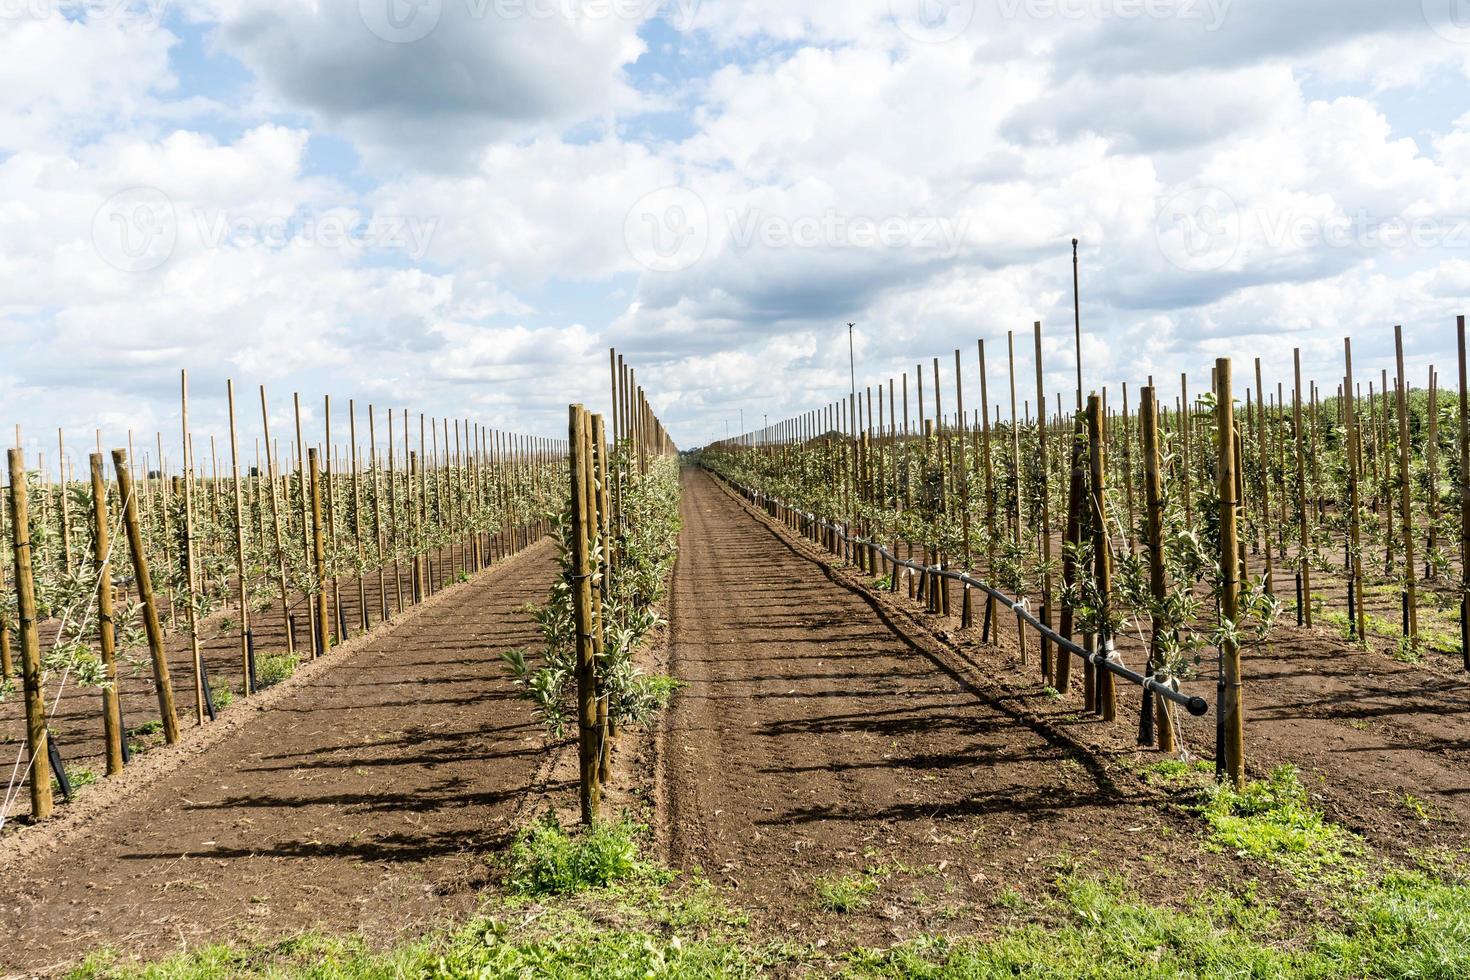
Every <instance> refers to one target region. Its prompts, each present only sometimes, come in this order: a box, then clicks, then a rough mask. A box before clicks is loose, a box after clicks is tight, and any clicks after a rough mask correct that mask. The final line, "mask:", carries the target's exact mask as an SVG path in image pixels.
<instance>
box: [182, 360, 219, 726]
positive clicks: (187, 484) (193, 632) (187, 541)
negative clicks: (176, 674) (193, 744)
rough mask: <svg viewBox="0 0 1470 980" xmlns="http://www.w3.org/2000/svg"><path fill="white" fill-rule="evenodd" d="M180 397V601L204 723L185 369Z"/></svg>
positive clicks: (197, 714) (206, 707)
mask: <svg viewBox="0 0 1470 980" xmlns="http://www.w3.org/2000/svg"><path fill="white" fill-rule="evenodd" d="M179 374H180V382H179V385H180V387H179V390H180V393H181V394H180V400H181V405H182V416H183V421H182V425H183V436H184V450H183V451H184V572H185V576H184V586H185V590H186V591H185V595H184V601H185V602H186V603H188V606H187V608H186V609H185V612H187V613H188V617H187V622H188V630H189V650H190V652H191V654H192V656H193V664H194V721H195V723H196V724H199V725H203V724H204V716H205V713H206V712H210V713H211V714H212V713H213V711H214V706H213V705H212V704H210V703H209V700H208V697H209V696H208V695H207V694H206V693H205V691H204V651H203V650H201V649H200V646H199V609H198V600H197V596H198V594H199V583H198V578H197V575H198V569H197V568H196V567H195V561H194V444H193V441H192V440H191V439H190V437H189V372H187V371H181V372H180V373H179Z"/></svg>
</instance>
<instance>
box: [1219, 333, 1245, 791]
mask: <svg viewBox="0 0 1470 980" xmlns="http://www.w3.org/2000/svg"><path fill="white" fill-rule="evenodd" d="M1230 368H1231V364H1230V358H1228V357H1222V358H1219V359H1217V360H1216V361H1215V416H1216V418H1215V433H1216V439H1217V447H1218V448H1217V452H1218V458H1219V462H1218V466H1217V472H1216V480H1217V484H1216V492H1217V493H1218V495H1219V500H1220V550H1219V555H1220V618H1221V619H1222V620H1224V621H1225V622H1226V623H1228V624H1229V629H1230V630H1231V631H1233V630H1234V628H1235V624H1236V623H1237V621H1238V620H1239V618H1240V563H1239V561H1238V560H1236V559H1237V555H1238V554H1239V545H1238V539H1237V536H1236V517H1237V513H1238V511H1239V501H1238V500H1237V499H1236V493H1235V488H1236V480H1235V468H1236V465H1237V461H1236V458H1235V401H1234V393H1233V385H1232V383H1231V370H1230ZM1221 658H1222V664H1223V670H1224V675H1223V676H1224V684H1225V691H1224V695H1225V696H1224V699H1223V702H1222V703H1221V704H1220V705H1219V707H1218V709H1217V710H1219V711H1220V712H1221V717H1222V719H1223V720H1224V722H1225V746H1224V748H1225V772H1226V774H1227V776H1228V777H1229V779H1230V781H1231V783H1232V784H1234V785H1235V787H1236V788H1239V787H1241V786H1243V785H1244V784H1245V709H1244V706H1243V705H1242V703H1241V690H1242V685H1241V676H1240V648H1239V646H1238V645H1237V644H1236V643H1235V642H1234V640H1233V639H1231V638H1230V637H1227V638H1226V640H1225V644H1224V647H1223V649H1222V650H1221Z"/></svg>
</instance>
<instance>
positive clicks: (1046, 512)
mask: <svg viewBox="0 0 1470 980" xmlns="http://www.w3.org/2000/svg"><path fill="white" fill-rule="evenodd" d="M1034 329H1035V331H1036V447H1037V450H1036V451H1037V456H1038V462H1039V465H1040V466H1041V501H1040V503H1041V568H1042V572H1041V621H1042V623H1043V624H1045V625H1046V627H1047V628H1048V629H1050V628H1051V605H1052V577H1051V555H1052V551H1051V514H1050V500H1049V499H1048V484H1049V483H1050V480H1049V479H1048V477H1049V476H1050V470H1049V469H1048V467H1047V462H1046V460H1047V455H1046V442H1047V438H1046V384H1045V381H1044V380H1043V372H1042V360H1041V321H1040V320H1037V321H1036V322H1035V325H1034ZM965 510H966V513H968V512H969V508H968V507H967V508H966V509H965ZM1017 628H1018V629H1019V626H1018V627H1017ZM1062 656H1064V657H1065V656H1067V654H1066V653H1065V652H1064V653H1063V654H1062ZM1055 677H1056V666H1055V665H1054V664H1053V663H1052V646H1051V640H1050V639H1048V638H1047V637H1046V636H1042V638H1041V679H1042V683H1044V684H1052V683H1053V682H1054V680H1055Z"/></svg>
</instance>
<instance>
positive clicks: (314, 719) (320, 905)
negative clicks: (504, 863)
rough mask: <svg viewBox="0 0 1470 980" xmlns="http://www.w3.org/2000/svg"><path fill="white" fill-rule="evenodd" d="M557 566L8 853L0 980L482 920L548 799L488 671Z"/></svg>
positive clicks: (370, 656)
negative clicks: (250, 942)
mask: <svg viewBox="0 0 1470 980" xmlns="http://www.w3.org/2000/svg"><path fill="white" fill-rule="evenodd" d="M553 558H554V553H553V549H552V546H551V544H550V543H549V542H542V543H540V544H538V545H535V546H533V547H532V548H531V549H529V550H528V551H526V552H523V553H522V554H521V555H520V556H518V557H516V558H513V559H511V560H509V561H507V562H506V563H504V564H501V565H499V566H497V567H496V568H494V569H492V570H490V571H488V572H485V573H483V574H481V575H480V576H478V577H476V578H474V579H473V580H472V581H471V582H469V583H467V584H463V585H458V586H455V587H452V588H449V589H446V590H445V591H443V592H441V593H440V594H439V595H437V596H435V597H433V598H431V599H429V600H428V601H427V602H425V603H424V604H423V605H421V606H419V607H417V608H415V609H414V610H411V611H409V612H408V613H405V614H404V615H403V616H401V617H399V618H398V619H396V620H395V621H394V622H392V623H389V624H387V625H385V626H383V627H381V628H380V630H379V631H378V632H375V633H374V634H373V635H371V636H368V637H364V638H362V639H361V640H358V641H356V642H355V643H353V644H352V645H351V646H349V647H345V648H344V649H343V651H342V652H340V653H338V654H333V655H331V656H328V657H326V658H322V659H320V660H318V661H316V662H315V663H312V664H309V665H307V666H306V667H305V668H303V669H302V671H300V672H299V673H298V675H297V676H296V677H294V678H292V679H291V680H289V681H287V682H285V683H283V684H281V685H279V686H278V687H277V688H274V689H272V690H270V691H267V692H265V693H263V694H260V695H257V696H256V697H254V698H252V699H251V700H250V701H249V702H247V703H245V704H243V705H237V706H236V707H235V708H233V709H232V710H231V711H230V712H227V713H226V714H225V715H224V716H222V720H221V721H220V722H217V723H215V724H214V725H211V726H207V727H206V728H205V729H203V730H202V731H196V732H194V733H192V735H191V737H188V738H186V739H185V740H184V741H183V742H182V743H181V744H180V745H178V746H175V747H173V748H161V749H157V750H155V751H153V752H150V753H148V754H147V756H145V757H144V758H143V760H142V761H143V763H144V764H143V765H142V766H140V767H138V769H137V771H134V768H133V767H130V768H129V771H128V772H127V773H126V774H125V775H124V776H122V777H120V779H119V780H117V781H115V782H111V783H109V784H108V785H106V786H98V787H93V788H91V789H90V790H88V791H87V793H86V794H84V795H83V796H82V797H79V799H78V802H77V803H75V804H72V805H71V806H69V807H63V808H61V809H60V810H59V811H58V815H59V817H60V819H58V820H57V821H55V822H54V823H51V824H47V825H40V826H36V827H30V828H25V829H24V830H22V831H21V832H19V833H17V834H15V835H13V836H12V837H11V838H10V839H8V840H7V841H6V842H5V845H4V850H3V851H0V870H3V874H4V877H5V881H6V885H7V887H6V890H5V896H4V898H3V899H0V903H3V904H0V931H3V932H4V934H5V935H7V936H9V937H11V941H9V942H7V943H5V944H4V946H3V949H0V971H3V972H6V973H22V974H33V973H39V972H46V971H48V970H55V969H59V968H61V967H63V966H64V965H66V964H67V963H69V962H70V961H72V960H74V959H76V958H77V957H79V956H81V955H83V954H85V953H87V952H88V951H91V950H94V949H97V948H99V947H104V946H107V947H113V948H116V949H119V950H121V951H124V952H125V953H127V954H142V955H148V956H154V955H158V954H163V953H167V952H170V951H174V950H177V949H179V948H181V947H183V946H196V945H198V944H199V943H201V942H204V941H207V940H211V939H223V938H227V937H233V936H246V937H248V936H252V935H258V936H271V935H276V934H280V933H286V932H298V931H301V930H303V929H312V928H322V929H325V930H328V931H331V932H336V933H358V934H360V935H364V936H366V937H368V938H369V939H381V940H387V939H391V938H393V937H395V936H399V935H402V934H414V933H418V932H422V931H423V929H424V928H425V927H426V925H427V924H429V923H431V922H433V921H435V920H436V919H438V918H440V917H442V916H443V915H444V914H445V913H446V912H456V911H463V910H466V909H469V908H472V907H473V906H474V904H475V901H476V891H477V889H478V887H479V886H480V885H481V884H482V883H483V881H484V878H485V875H486V862H485V860H484V856H485V855H486V854H487V853H490V852H493V851H495V850H497V849H499V848H501V847H503V846H504V844H505V841H506V839H507V835H508V833H509V832H510V831H511V830H512V829H513V828H514V827H515V826H516V825H517V824H518V821H519V819H520V813H519V808H520V806H521V803H522V800H523V797H524V796H525V794H527V792H528V791H530V790H532V789H543V788H544V787H541V786H540V783H541V780H542V768H543V765H544V764H545V762H546V760H547V759H548V758H549V756H548V754H547V753H546V752H545V751H544V749H545V740H544V734H543V733H544V729H543V728H542V727H541V726H540V725H539V723H537V722H536V721H535V720H534V718H533V717H532V715H531V712H530V710H529V707H528V706H526V705H525V704H524V702H521V701H519V700H518V699H517V698H516V697H515V696H514V694H513V692H512V689H511V686H510V684H509V682H508V680H507V678H506V675H505V673H504V671H503V669H502V667H501V665H500V664H499V662H498V659H499V654H500V652H501V651H503V650H507V649H510V648H513V647H516V646H523V645H530V644H533V643H534V642H535V641H536V638H537V634H536V629H535V626H534V623H533V622H532V621H531V620H530V618H529V616H528V615H527V614H526V613H524V612H523V611H521V608H520V607H521V606H522V605H523V604H524V603H526V602H528V601H532V600H539V599H542V598H544V596H545V594H546V591H547V589H548V588H549V587H550V584H551V581H552V577H553V574H554V568H555V564H554V561H553ZM130 783H131V784H134V785H132V786H130V785H129V784H130ZM73 808H75V810H73ZM68 811H72V812H70V813H68Z"/></svg>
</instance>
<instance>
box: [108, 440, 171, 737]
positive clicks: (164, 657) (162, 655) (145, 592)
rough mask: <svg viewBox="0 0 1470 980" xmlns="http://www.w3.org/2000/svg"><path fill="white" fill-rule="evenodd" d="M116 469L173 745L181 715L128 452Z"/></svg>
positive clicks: (120, 454)
mask: <svg viewBox="0 0 1470 980" xmlns="http://www.w3.org/2000/svg"><path fill="white" fill-rule="evenodd" d="M112 468H113V470H114V472H115V473H116V474H117V492H118V497H119V498H120V499H121V500H122V509H123V530H124V531H126V533H127V536H128V551H129V552H130V553H131V554H132V558H133V581H134V587H135V588H137V590H138V601H139V602H141V603H142V604H143V629H144V632H145V633H146V634H147V636H148V653H149V656H150V657H151V658H152V661H153V690H154V693H155V694H157V696H158V716H159V719H160V720H161V721H162V722H163V740H164V741H165V742H167V743H168V744H169V745H173V744H174V743H175V742H177V741H178V740H179V717H178V713H177V712H176V711H175V710H174V687H173V681H172V680H171V679H170V678H169V672H168V654H167V652H166V651H165V650H164V646H163V627H162V625H160V623H159V621H158V603H157V601H156V600H155V599H154V597H153V578H152V576H151V573H150V572H149V570H148V550H147V548H146V547H144V543H143V527H142V522H141V521H139V519H138V495H137V492H136V491H135V490H134V489H133V474H132V471H131V470H130V469H129V468H128V451H127V450H126V449H114V450H113V451H112Z"/></svg>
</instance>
